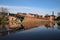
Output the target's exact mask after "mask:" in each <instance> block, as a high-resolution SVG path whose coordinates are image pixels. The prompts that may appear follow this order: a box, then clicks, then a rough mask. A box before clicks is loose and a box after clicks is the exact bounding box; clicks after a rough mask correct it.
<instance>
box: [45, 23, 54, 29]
mask: <svg viewBox="0 0 60 40" xmlns="http://www.w3.org/2000/svg"><path fill="white" fill-rule="evenodd" d="M54 25H55V23H54V22H49V23H47V24H45V27H46V28H47V29H48V28H54Z"/></svg>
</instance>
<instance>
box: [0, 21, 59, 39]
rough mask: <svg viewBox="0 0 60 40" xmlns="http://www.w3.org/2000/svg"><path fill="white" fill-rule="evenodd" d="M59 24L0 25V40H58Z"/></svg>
mask: <svg viewBox="0 0 60 40" xmlns="http://www.w3.org/2000/svg"><path fill="white" fill-rule="evenodd" d="M59 39H60V23H54V22H49V23H46V24H17V23H8V24H0V40H59Z"/></svg>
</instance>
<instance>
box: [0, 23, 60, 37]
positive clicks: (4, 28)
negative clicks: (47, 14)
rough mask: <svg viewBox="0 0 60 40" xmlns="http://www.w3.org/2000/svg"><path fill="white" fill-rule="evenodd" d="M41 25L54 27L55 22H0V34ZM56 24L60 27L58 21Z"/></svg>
mask: <svg viewBox="0 0 60 40" xmlns="http://www.w3.org/2000/svg"><path fill="white" fill-rule="evenodd" d="M42 25H44V27H46V28H47V29H48V28H54V26H55V23H54V22H49V23H46V24H43V23H38V24H19V23H15V22H9V23H8V24H0V35H2V36H4V35H9V34H11V33H16V32H20V31H22V30H27V29H31V28H35V27H42ZM57 25H58V27H57V28H58V29H60V23H57Z"/></svg>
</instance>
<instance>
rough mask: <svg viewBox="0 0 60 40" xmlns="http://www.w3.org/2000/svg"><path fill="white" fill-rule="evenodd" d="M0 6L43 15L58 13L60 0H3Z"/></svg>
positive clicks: (11, 10)
mask: <svg viewBox="0 0 60 40" xmlns="http://www.w3.org/2000/svg"><path fill="white" fill-rule="evenodd" d="M0 7H6V8H8V9H9V11H10V12H27V13H29V12H30V13H37V14H41V15H45V14H47V13H48V14H51V12H52V11H54V12H55V15H57V13H58V12H60V0H1V1H0Z"/></svg>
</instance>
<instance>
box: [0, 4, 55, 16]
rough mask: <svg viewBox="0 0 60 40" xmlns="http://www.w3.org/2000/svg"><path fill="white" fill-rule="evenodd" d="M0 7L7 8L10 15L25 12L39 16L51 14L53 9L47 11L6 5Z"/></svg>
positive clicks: (45, 9)
mask: <svg viewBox="0 0 60 40" xmlns="http://www.w3.org/2000/svg"><path fill="white" fill-rule="evenodd" d="M0 7H4V8H7V9H8V10H9V12H11V13H16V12H26V13H35V14H40V15H45V14H47V13H49V14H51V11H52V10H54V9H47V8H37V7H23V6H6V5H0Z"/></svg>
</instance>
